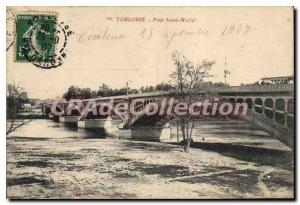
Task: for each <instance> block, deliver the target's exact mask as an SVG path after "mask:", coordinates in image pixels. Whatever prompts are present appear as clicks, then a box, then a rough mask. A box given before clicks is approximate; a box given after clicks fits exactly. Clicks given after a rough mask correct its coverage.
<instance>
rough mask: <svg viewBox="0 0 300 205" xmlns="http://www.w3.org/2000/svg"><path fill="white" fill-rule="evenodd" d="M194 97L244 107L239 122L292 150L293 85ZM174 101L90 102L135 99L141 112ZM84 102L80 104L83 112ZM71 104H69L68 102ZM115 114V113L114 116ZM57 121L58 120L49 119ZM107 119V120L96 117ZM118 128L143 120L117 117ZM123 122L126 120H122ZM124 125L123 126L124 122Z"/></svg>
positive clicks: (147, 97)
mask: <svg viewBox="0 0 300 205" xmlns="http://www.w3.org/2000/svg"><path fill="white" fill-rule="evenodd" d="M198 96H201V97H203V96H207V97H212V96H214V97H216V96H217V97H218V98H220V99H221V101H223V102H231V103H243V102H245V103H247V104H248V112H247V115H246V116H243V117H242V118H241V120H244V121H248V122H249V123H252V124H253V125H255V126H257V127H260V129H263V130H264V131H265V132H267V133H269V134H270V136H271V137H273V138H276V139H278V140H280V141H281V142H283V143H284V144H286V145H288V146H290V147H292V146H293V145H294V84H278V85H254V86H235V87H229V88H226V89H214V90H211V91H206V92H205V93H204V92H199V93H198ZM170 97H175V98H176V94H175V93H172V92H154V93H142V94H131V95H128V96H127V95H125V96H113V97H100V98H96V99H94V100H95V101H96V102H97V106H98V105H99V104H101V103H104V102H108V101H110V100H111V99H114V103H119V102H128V103H131V102H132V101H133V100H135V99H143V100H144V103H142V104H138V105H137V107H136V109H144V108H145V106H146V104H148V103H150V102H161V99H163V98H170ZM89 100H90V99H88V100H81V101H80V102H81V103H82V107H81V108H80V110H83V109H84V106H86V105H87V102H88V101H89ZM70 102H72V101H69V102H65V103H61V104H60V105H61V107H63V109H64V112H65V111H66V108H67V107H68V105H69V103H70ZM52 103H53V101H49V102H48V103H46V104H45V105H44V106H43V113H44V114H45V115H50V116H53V114H52V113H51V107H52ZM72 103H73V102H72ZM114 114H116V113H114ZM71 115H72V116H77V117H76V118H75V119H74V118H73V119H74V122H76V121H78V120H79V121H86V120H90V121H91V120H92V119H90V116H88V115H85V116H80V115H79V114H78V113H71ZM53 117H54V118H55V117H58V116H53ZM100 117H105V118H106V117H107V116H100ZM120 117H121V119H122V121H123V122H122V124H123V127H124V126H127V125H129V126H128V128H130V127H131V126H132V125H133V124H134V123H135V122H137V121H138V120H139V119H142V118H143V116H127V117H126V116H123V117H122V116H120ZM124 119H126V120H124ZM125 121H126V122H125Z"/></svg>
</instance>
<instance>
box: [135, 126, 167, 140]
mask: <svg viewBox="0 0 300 205" xmlns="http://www.w3.org/2000/svg"><path fill="white" fill-rule="evenodd" d="M131 137H132V138H133V139H136V140H145V141H158V142H170V141H171V127H170V125H169V124H168V123H167V124H166V125H163V126H137V127H132V128H131Z"/></svg>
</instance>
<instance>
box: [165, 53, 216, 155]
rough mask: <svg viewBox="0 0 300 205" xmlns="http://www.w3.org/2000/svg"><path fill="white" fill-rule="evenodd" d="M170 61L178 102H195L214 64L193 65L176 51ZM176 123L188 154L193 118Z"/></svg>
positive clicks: (208, 62)
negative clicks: (173, 66)
mask: <svg viewBox="0 0 300 205" xmlns="http://www.w3.org/2000/svg"><path fill="white" fill-rule="evenodd" d="M172 59H173V62H174V65H175V71H174V72H173V73H172V74H171V75H170V77H171V79H172V81H173V83H174V84H173V87H174V88H175V89H176V90H177V94H178V99H179V101H182V102H185V103H187V104H188V105H190V104H191V103H192V101H193V100H195V98H196V95H197V92H198V89H199V88H201V87H202V85H203V83H204V79H205V78H207V77H210V75H209V72H210V70H211V69H212V66H213V65H214V63H215V62H214V61H208V60H203V61H202V62H201V63H197V64H195V63H193V62H192V61H190V60H188V59H187V58H186V57H185V56H183V55H181V54H180V53H179V52H178V51H175V52H174V53H173V54H172ZM177 123H178V124H177V126H179V127H180V129H181V132H182V136H183V141H184V142H185V145H184V151H185V152H188V150H189V147H190V144H191V141H192V131H193V128H194V117H193V116H183V117H180V118H178V120H177Z"/></svg>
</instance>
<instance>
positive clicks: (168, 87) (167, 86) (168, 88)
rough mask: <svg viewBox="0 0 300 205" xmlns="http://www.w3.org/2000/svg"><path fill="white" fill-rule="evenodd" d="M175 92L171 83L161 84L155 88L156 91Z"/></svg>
mask: <svg viewBox="0 0 300 205" xmlns="http://www.w3.org/2000/svg"><path fill="white" fill-rule="evenodd" d="M171 90H173V86H172V85H171V84H169V83H164V82H161V83H160V84H157V85H156V86H155V91H171Z"/></svg>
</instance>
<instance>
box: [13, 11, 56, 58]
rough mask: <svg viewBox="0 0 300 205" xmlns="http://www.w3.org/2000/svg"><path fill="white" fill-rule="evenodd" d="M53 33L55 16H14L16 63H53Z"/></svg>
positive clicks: (54, 30)
mask: <svg viewBox="0 0 300 205" xmlns="http://www.w3.org/2000/svg"><path fill="white" fill-rule="evenodd" d="M55 32H56V16H55V15H41V14H18V15H17V16H16V35H17V38H16V52H15V55H16V56H15V57H16V58H15V59H16V61H17V62H38V63H49V62H51V61H53V60H54V58H55Z"/></svg>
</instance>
